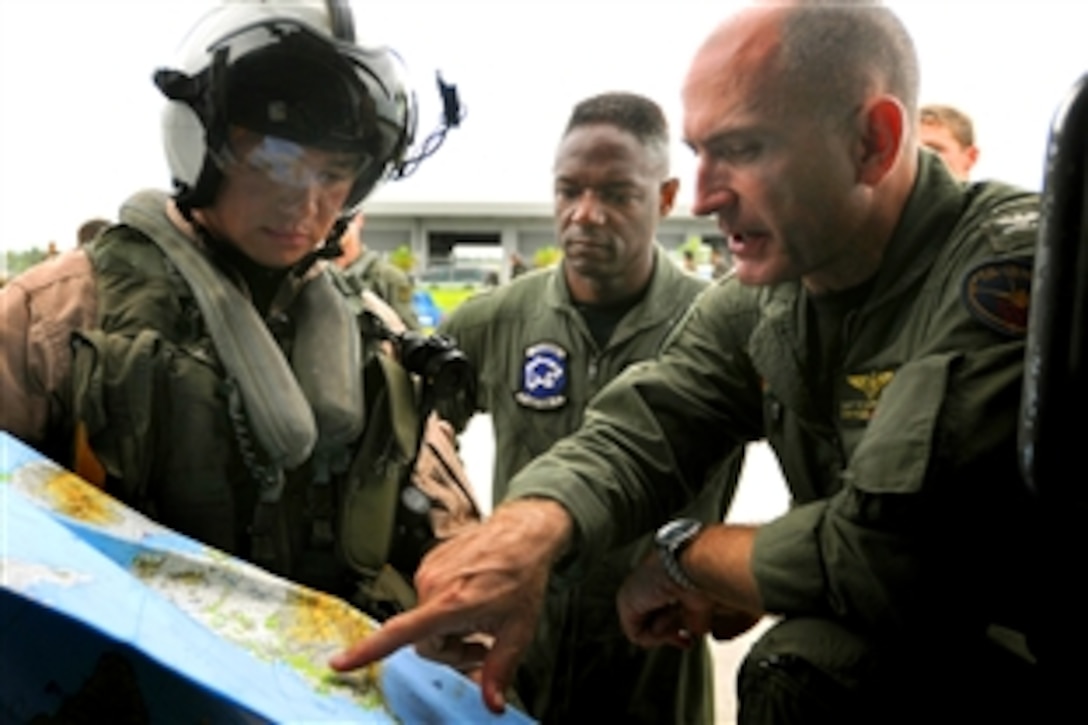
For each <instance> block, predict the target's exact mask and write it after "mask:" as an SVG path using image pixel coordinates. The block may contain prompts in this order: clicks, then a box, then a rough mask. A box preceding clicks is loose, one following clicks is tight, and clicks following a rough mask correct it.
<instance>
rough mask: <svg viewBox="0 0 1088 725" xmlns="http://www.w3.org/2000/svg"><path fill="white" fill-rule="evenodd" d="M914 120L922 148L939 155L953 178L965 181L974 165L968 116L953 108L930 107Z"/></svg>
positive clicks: (975, 149) (975, 156)
mask: <svg viewBox="0 0 1088 725" xmlns="http://www.w3.org/2000/svg"><path fill="white" fill-rule="evenodd" d="M918 120H919V124H918V139H919V140H920V141H921V142H922V145H923V146H925V147H926V148H928V149H929V150H930V151H932V152H933V153H935V154H937V155H938V156H940V157H941V158H942V159H943V160H944V163H945V165H946V166H947V167H948V170H949V171H951V172H952V175H953V176H955V177H956V178H957V179H959V180H960V181H967V180H968V178H969V177H970V175H971V169H972V168H974V166H975V163H977V162H978V147H977V146H975V124H974V123H973V122H972V121H971V117H970V116H968V115H967V114H966V113H964V112H963V111H961V110H959V109H958V108H954V107H953V106H942V105H937V104H931V105H928V106H923V107H922V108H921V110H920V111H919V112H918Z"/></svg>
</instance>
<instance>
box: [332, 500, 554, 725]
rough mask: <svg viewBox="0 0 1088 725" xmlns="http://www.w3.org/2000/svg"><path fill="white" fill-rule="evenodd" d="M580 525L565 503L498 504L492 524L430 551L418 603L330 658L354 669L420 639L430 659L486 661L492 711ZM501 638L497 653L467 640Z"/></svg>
mask: <svg viewBox="0 0 1088 725" xmlns="http://www.w3.org/2000/svg"><path fill="white" fill-rule="evenodd" d="M572 532H573V523H572V520H571V518H570V515H569V514H568V513H567V511H566V509H564V508H563V507H562V506H560V505H559V504H557V503H555V502H554V501H549V500H545V499H522V500H519V501H513V502H511V503H507V504H503V505H502V506H499V507H498V508H497V509H496V510H495V513H494V514H493V515H492V516H491V518H490V519H488V520H487V522H485V523H483V524H480V525H479V526H476V527H472V528H470V529H468V530H466V531H465V532H463V533H462V534H460V535H459V536H457V537H455V538H454V539H452V540H451V541H448V542H446V543H444V544H442V545H441V546H438V547H437V548H435V549H434V550H433V551H431V552H430V553H429V554H428V555H427V556H426V557H425V558H424V559H423V563H422V564H421V565H420V568H419V571H418V573H417V574H416V579H415V583H416V589H417V590H418V593H419V605H418V606H417V607H416V608H415V609H412V610H410V611H407V612H404V613H403V614H400V615H398V616H396V617H393V618H392V619H390V620H388V621H387V622H386V623H385V624H384V625H383V626H382V627H381V628H380V629H379V630H378V631H376V632H374V633H373V634H371V635H370V636H368V637H367V638H366V639H363V640H360V641H359V642H357V643H355V644H354V645H352V646H351V647H349V648H348V649H347V650H346V651H344V652H342V653H340V654H339V655H337V656H336V657H334V658H333V659H332V660H331V661H330V665H331V666H332V667H333V669H336V670H340V671H343V670H352V669H356V668H358V667H363V666H365V665H367V664H370V663H371V662H375V661H377V660H380V659H382V658H384V657H386V656H388V655H390V654H392V653H393V652H395V651H396V650H398V649H400V648H401V647H403V646H405V645H408V644H414V645H415V646H416V649H417V650H418V651H419V653H420V654H422V655H423V656H425V657H429V658H431V659H436V660H439V661H443V662H446V663H448V664H451V665H454V666H461V667H464V666H466V665H468V664H472V661H473V660H478V659H480V658H481V656H482V659H483V669H482V678H481V688H482V690H483V696H484V702H485V703H486V704H487V706H488V708H490V709H491V710H492V711H493V712H496V713H501V712H502V711H503V710H504V709H505V706H506V701H505V697H504V695H503V693H504V692H505V691H506V688H507V687H508V686H509V685H510V683H511V682H512V681H513V677H514V671H515V670H516V669H517V666H518V663H519V662H520V660H521V657H522V654H523V653H524V651H525V649H526V647H528V645H529V643H530V642H531V641H532V639H533V637H534V635H535V633H536V625H537V619H538V618H539V615H540V611H541V608H542V607H543V603H544V595H545V590H546V588H547V583H548V576H549V575H550V573H551V568H552V566H553V565H554V563H555V562H556V561H557V560H558V559H559V558H560V557H561V556H563V554H564V553H566V551H567V550H568V549H569V548H570V543H571V540H572ZM478 633H483V634H488V635H491V636H493V637H494V644H493V646H492V647H491V648H490V650H487V651H486V652H485V651H481V649H480V648H479V647H478V646H474V645H466V643H465V637H466V636H467V635H472V634H478Z"/></svg>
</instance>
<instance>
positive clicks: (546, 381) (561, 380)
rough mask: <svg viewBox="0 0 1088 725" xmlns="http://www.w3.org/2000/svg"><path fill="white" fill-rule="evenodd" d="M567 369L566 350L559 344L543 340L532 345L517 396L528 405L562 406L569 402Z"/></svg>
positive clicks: (523, 365)
mask: <svg viewBox="0 0 1088 725" xmlns="http://www.w3.org/2000/svg"><path fill="white" fill-rule="evenodd" d="M568 369H569V360H568V354H567V351H566V350H564V349H563V348H562V347H560V346H559V345H556V344H555V343H551V342H540V343H537V344H535V345H531V346H529V347H528V348H526V350H525V361H524V362H523V363H522V367H521V388H520V389H519V390H518V391H517V392H516V393H514V399H515V400H517V401H518V402H519V403H521V404H522V405H524V406H525V407H527V408H535V409H537V410H554V409H556V408H559V407H560V406H562V405H564V404H565V403H566V402H567V395H566V393H567V383H568V381H569V376H568Z"/></svg>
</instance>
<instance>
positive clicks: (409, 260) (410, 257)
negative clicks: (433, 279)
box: [389, 244, 416, 274]
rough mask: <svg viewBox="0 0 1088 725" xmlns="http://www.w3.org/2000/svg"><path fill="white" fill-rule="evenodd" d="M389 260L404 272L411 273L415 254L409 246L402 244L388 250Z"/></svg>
mask: <svg viewBox="0 0 1088 725" xmlns="http://www.w3.org/2000/svg"><path fill="white" fill-rule="evenodd" d="M389 262H390V263H391V264H392V265H393V266H395V267H397V268H398V269H400V270H401V271H403V272H404V273H405V274H411V272H412V270H413V269H415V268H416V255H415V254H413V253H412V248H411V247H409V246H408V245H407V244H402V245H400V246H399V247H397V248H396V249H394V250H393V251H392V252H390V254H389Z"/></svg>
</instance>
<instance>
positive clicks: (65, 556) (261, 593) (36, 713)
mask: <svg viewBox="0 0 1088 725" xmlns="http://www.w3.org/2000/svg"><path fill="white" fill-rule="evenodd" d="M376 626H377V624H376V623H375V622H374V621H373V620H371V619H370V618H368V617H367V616H366V615H364V614H362V613H361V612H359V611H358V610H356V609H354V608H353V607H351V606H350V605H349V604H347V603H346V602H344V601H342V600H340V599H337V598H334V597H330V596H328V595H326V594H323V593H321V592H318V591H314V590H312V589H307V588H305V587H302V586H299V585H297V584H294V583H292V582H289V581H286V580H284V579H281V578H279V577H276V576H274V575H272V574H269V573H267V572H265V571H264V570H262V569H259V568H257V567H255V566H252V565H250V564H248V563H246V562H243V561H241V560H239V559H236V558H233V557H231V556H228V555H226V554H224V553H222V552H220V551H217V550H215V549H213V548H210V547H208V546H205V545H203V544H201V543H199V542H197V541H194V540H192V539H189V538H187V537H185V536H182V535H180V534H178V533H176V532H173V531H171V530H169V529H167V528H164V527H163V526H160V525H159V524H156V523H155V522H153V521H151V520H150V519H148V518H146V517H144V516H142V515H141V514H139V513H137V512H136V511H134V510H132V509H130V508H127V507H125V506H123V505H122V504H120V503H119V502H118V501H116V500H115V499H113V498H111V497H110V496H108V495H106V494H105V493H102V492H101V491H99V490H98V489H97V488H95V487H94V486H91V485H90V484H88V483H86V482H84V481H83V480H82V479H80V478H78V477H77V476H75V475H73V474H72V473H69V472H68V471H66V470H64V469H63V468H60V467H58V466H56V465H55V464H54V463H52V462H51V461H49V460H48V459H46V458H44V457H43V456H41V455H40V454H39V453H37V452H36V451H34V450H33V449H31V448H28V447H27V446H25V445H23V444H22V443H21V442H19V441H17V440H16V439H14V438H12V437H11V436H9V435H7V434H6V433H2V432H0V722H23V723H36V724H37V723H60V722H66V723H67V722H112V723H173V722H177V723H264V722H276V723H329V722H365V723H417V722H427V723H443V722H450V723H463V722H472V723H477V722H496V723H528V722H531V721H530V720H529V719H528V718H527V717H526V716H525V715H524V714H522V713H520V712H517V711H516V710H514V709H512V708H510V709H508V710H507V712H506V713H505V714H504V715H502V716H496V715H492V714H491V713H489V712H487V711H486V710H485V709H484V707H483V704H482V701H481V699H480V692H479V689H478V688H477V686H476V685H475V684H474V683H472V682H471V681H470V680H469V679H467V678H466V677H464V676H462V675H460V674H459V673H457V672H455V671H454V670H452V669H450V668H447V667H444V666H442V665H439V664H436V663H433V662H430V661H428V660H424V659H423V658H420V657H419V656H417V655H416V654H415V652H414V650H413V649H412V648H404V649H402V650H400V651H399V652H397V653H396V654H394V655H392V656H391V657H389V658H387V659H386V660H385V661H383V662H382V663H380V664H377V665H373V666H371V667H369V668H366V669H363V670H360V671H357V672H353V673H348V674H340V673H335V672H333V671H332V670H331V669H329V668H328V666H327V665H326V662H327V661H328V659H329V657H331V656H332V655H333V654H334V653H336V652H338V651H340V650H341V649H343V648H344V647H345V646H346V645H348V644H349V643H351V642H354V641H356V640H358V639H360V638H362V637H365V636H366V634H367V633H368V632H370V631H372V630H373V629H374V628H375V627H376Z"/></svg>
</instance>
